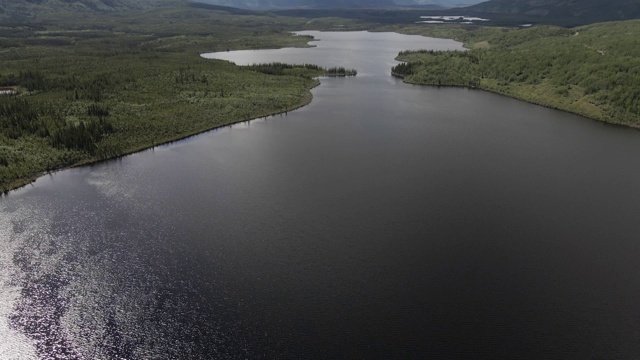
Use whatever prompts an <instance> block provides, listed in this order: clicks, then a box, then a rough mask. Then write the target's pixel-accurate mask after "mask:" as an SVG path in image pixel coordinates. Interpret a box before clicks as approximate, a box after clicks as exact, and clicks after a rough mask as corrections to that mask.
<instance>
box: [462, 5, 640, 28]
mask: <svg viewBox="0 0 640 360" xmlns="http://www.w3.org/2000/svg"><path fill="white" fill-rule="evenodd" d="M464 10H465V12H466V13H469V12H475V13H481V14H501V15H513V16H523V17H529V18H551V19H566V20H567V21H568V22H572V21H573V22H577V23H588V22H595V21H598V22H600V21H612V20H625V19H634V18H639V17H640V0H490V1H487V2H484V3H481V4H477V5H474V6H471V7H468V8H465V9H464Z"/></svg>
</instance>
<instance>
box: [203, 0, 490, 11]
mask: <svg viewBox="0 0 640 360" xmlns="http://www.w3.org/2000/svg"><path fill="white" fill-rule="evenodd" d="M195 1H197V2H201V3H205V4H211V5H218V6H228V7H236V8H243V9H332V8H333V9H335V8H369V9H370V8H395V7H407V6H410V7H422V6H429V7H440V8H451V7H460V6H468V5H473V4H478V3H480V2H482V1H486V0H195Z"/></svg>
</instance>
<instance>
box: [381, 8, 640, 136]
mask: <svg viewBox="0 0 640 360" xmlns="http://www.w3.org/2000/svg"><path fill="white" fill-rule="evenodd" d="M431 29H432V30H429V29H428V28H424V27H422V28H420V27H414V28H409V29H406V30H405V31H406V32H408V33H421V34H425V35H429V34H430V31H435V32H437V33H436V34H433V33H431V34H432V35H438V36H446V35H445V33H446V32H447V31H448V32H449V35H451V36H453V37H455V38H458V39H460V40H463V41H466V45H467V46H468V47H471V48H473V50H470V51H465V52H431V51H423V52H406V53H401V54H400V55H399V56H398V59H399V60H401V61H406V62H407V63H406V64H400V65H398V66H396V67H395V68H394V69H393V73H394V74H395V75H397V76H401V77H403V78H404V80H405V81H406V82H409V83H414V84H429V85H452V86H467V87H473V88H480V89H485V90H489V91H493V92H496V93H500V94H504V95H508V96H512V97H515V98H519V99H522V100H526V101H529V102H533V103H536V104H541V105H544V106H549V107H553V108H557V109H562V110H566V111H570V112H573V113H577V114H581V115H584V116H588V117H591V118H594V119H597V120H602V121H605V122H609V123H614V124H621V125H626V126H632V127H636V128H640V20H630V21H624V22H610V23H599V24H592V25H587V26H582V27H577V28H572V29H567V28H560V27H554V26H536V27H532V28H528V29H518V30H510V31H509V30H506V29H496V28H493V29H486V28H484V29H482V28H481V29H479V30H476V31H475V32H474V31H469V29H464V28H460V27H449V28H442V27H440V28H437V29H435V30H433V28H431Z"/></svg>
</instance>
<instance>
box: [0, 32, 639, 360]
mask: <svg viewBox="0 0 640 360" xmlns="http://www.w3.org/2000/svg"><path fill="white" fill-rule="evenodd" d="M313 35H315V36H316V37H317V38H319V39H321V41H319V42H317V43H316V44H317V45H318V47H316V48H310V49H283V50H276V51H265V52H237V53H224V54H222V56H225V57H227V56H228V58H229V59H233V60H234V61H235V62H237V63H245V62H249V63H251V62H266V61H276V60H279V61H288V62H294V61H295V62H312V63H317V64H320V65H325V66H334V65H337V66H346V67H354V68H357V69H358V71H359V74H358V76H357V77H355V78H346V79H336V78H334V79H323V80H322V85H321V86H319V87H317V88H315V89H314V90H313V95H314V100H313V102H312V103H311V104H310V105H309V106H307V107H304V108H302V109H300V110H297V111H294V112H290V113H289V114H288V115H286V116H284V115H283V116H276V117H270V118H267V119H259V120H256V121H252V122H248V123H243V124H238V125H235V126H232V127H227V128H223V129H219V130H216V131H212V132H209V133H206V134H203V135H199V136H196V137H193V138H189V139H187V140H184V141H181V142H177V143H174V144H171V145H166V146H160V147H157V148H155V149H154V150H153V151H151V150H149V151H146V152H142V153H138V154H135V155H132V156H127V157H125V158H122V159H119V160H116V161H110V162H106V163H101V164H97V165H94V166H87V167H82V168H76V169H71V170H66V171H61V172H58V173H55V174H53V175H50V176H45V177H42V178H40V179H39V180H38V181H37V182H36V183H35V184H33V185H31V186H28V187H26V188H23V189H21V190H18V191H14V192H12V193H10V194H9V195H8V196H5V197H3V198H2V199H0V285H1V287H0V339H1V340H2V341H0V358H2V359H31V358H38V357H39V358H42V359H76V358H79V359H115V358H120V359H467V358H468V359H497V358H509V359H638V358H640V221H639V217H640V160H639V158H638V154H640V132H638V131H634V130H629V129H624V128H618V127H613V126H607V125H603V124H601V123H598V122H595V121H591V120H588V119H585V118H582V117H578V116H573V115H570V114H567V113H563V112H558V111H554V110H550V109H546V108H542V107H539V106H534V105H530V104H526V103H523V102H519V101H516V100H513V99H509V98H506V97H501V96H497V95H494V94H490V93H487V92H482V91H472V90H466V89H457V88H435V87H420V86H410V85H406V84H403V83H401V82H399V81H397V80H396V79H394V78H392V77H391V76H390V75H389V72H390V67H391V66H392V65H393V64H394V62H393V60H392V59H393V57H394V56H395V54H396V53H397V52H398V51H399V50H403V49H409V48H414V49H417V48H436V49H443V48H451V49H456V48H460V45H459V44H457V43H454V42H451V41H446V40H435V39H428V38H419V37H408V36H401V35H396V34H370V33H363V32H360V33H315V32H314V33H313Z"/></svg>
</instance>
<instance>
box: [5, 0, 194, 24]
mask: <svg viewBox="0 0 640 360" xmlns="http://www.w3.org/2000/svg"><path fill="white" fill-rule="evenodd" d="M186 2H187V1H186V0H19V1H16V0H0V19H2V21H3V22H8V23H16V22H25V21H33V20H36V19H39V18H40V17H41V16H45V17H46V18H55V16H57V15H59V14H76V15H77V14H84V13H101V12H114V11H124V10H145V9H151V8H155V7H160V6H170V5H182V4H185V3H186Z"/></svg>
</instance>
